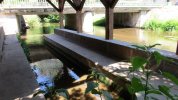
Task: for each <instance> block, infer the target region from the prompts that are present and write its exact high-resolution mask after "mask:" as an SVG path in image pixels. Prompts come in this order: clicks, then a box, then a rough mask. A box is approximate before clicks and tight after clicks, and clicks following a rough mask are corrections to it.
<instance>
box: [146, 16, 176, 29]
mask: <svg viewBox="0 0 178 100" xmlns="http://www.w3.org/2000/svg"><path fill="white" fill-rule="evenodd" d="M143 27H144V28H145V29H150V30H154V31H163V32H166V31H169V32H173V31H178V20H176V19H170V20H166V21H162V20H159V19H156V18H155V19H151V20H149V21H147V22H146V23H145V24H144V26H143Z"/></svg>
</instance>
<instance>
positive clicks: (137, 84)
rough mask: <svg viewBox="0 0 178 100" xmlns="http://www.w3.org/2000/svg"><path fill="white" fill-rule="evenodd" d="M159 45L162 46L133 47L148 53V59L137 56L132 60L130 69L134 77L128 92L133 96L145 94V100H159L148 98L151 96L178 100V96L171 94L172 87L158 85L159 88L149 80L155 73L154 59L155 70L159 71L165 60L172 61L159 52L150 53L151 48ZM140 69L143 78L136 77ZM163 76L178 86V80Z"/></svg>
mask: <svg viewBox="0 0 178 100" xmlns="http://www.w3.org/2000/svg"><path fill="white" fill-rule="evenodd" d="M157 45H160V44H155V45H150V46H145V45H144V46H138V45H133V46H134V47H136V48H137V49H140V50H142V51H144V52H145V53H146V57H140V56H137V57H132V58H131V64H132V67H130V74H132V75H133V77H132V78H131V84H127V87H128V91H129V92H130V93H131V94H136V93H138V92H144V100H149V99H156V100H157V98H155V97H151V96H148V95H149V94H156V95H163V96H166V98H169V99H171V100H177V99H178V97H177V95H173V94H171V93H170V88H171V87H168V86H165V85H158V87H154V86H152V84H150V82H149V79H150V77H151V76H152V75H153V72H154V70H153V68H152V61H153V59H154V60H155V61H156V68H154V69H158V67H159V65H160V64H161V62H162V61H163V60H164V61H172V60H169V59H168V58H166V57H164V56H163V55H161V54H160V53H159V52H158V51H150V50H151V48H153V47H155V46H157ZM154 67H155V66H154ZM140 69H141V70H142V74H143V76H136V75H135V72H138V71H139V70H140ZM162 75H163V76H165V77H167V78H169V79H170V80H172V81H173V82H174V83H175V84H176V85H178V79H177V78H176V77H175V76H173V75H172V74H170V73H167V72H163V74H162ZM133 100H134V98H133Z"/></svg>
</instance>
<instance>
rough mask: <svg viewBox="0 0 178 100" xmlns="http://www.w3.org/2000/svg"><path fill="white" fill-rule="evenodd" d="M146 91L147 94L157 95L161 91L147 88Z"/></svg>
mask: <svg viewBox="0 0 178 100" xmlns="http://www.w3.org/2000/svg"><path fill="white" fill-rule="evenodd" d="M147 93H148V94H159V95H162V93H161V92H160V91H159V90H148V91H147Z"/></svg>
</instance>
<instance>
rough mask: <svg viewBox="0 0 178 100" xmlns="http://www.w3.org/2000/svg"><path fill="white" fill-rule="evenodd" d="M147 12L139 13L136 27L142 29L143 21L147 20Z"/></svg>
mask: <svg viewBox="0 0 178 100" xmlns="http://www.w3.org/2000/svg"><path fill="white" fill-rule="evenodd" d="M147 12H148V11H140V12H139V13H140V14H139V18H138V21H137V24H136V27H143V25H144V23H145V21H146V20H147V19H148V17H147Z"/></svg>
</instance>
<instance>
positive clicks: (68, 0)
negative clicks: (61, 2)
mask: <svg viewBox="0 0 178 100" xmlns="http://www.w3.org/2000/svg"><path fill="white" fill-rule="evenodd" d="M67 2H68V3H69V4H70V5H71V6H72V7H73V8H74V9H75V10H76V11H77V6H76V5H75V4H74V3H73V2H72V1H71V0H67Z"/></svg>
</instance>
